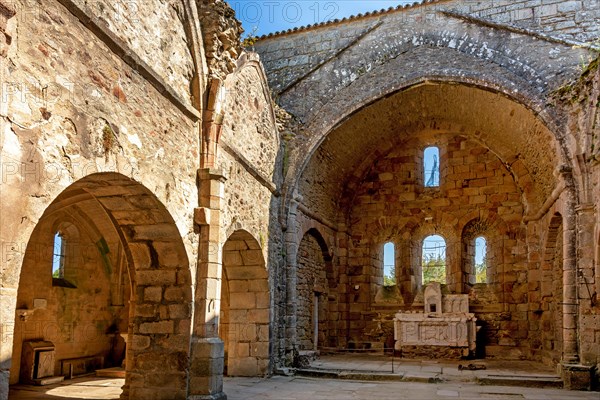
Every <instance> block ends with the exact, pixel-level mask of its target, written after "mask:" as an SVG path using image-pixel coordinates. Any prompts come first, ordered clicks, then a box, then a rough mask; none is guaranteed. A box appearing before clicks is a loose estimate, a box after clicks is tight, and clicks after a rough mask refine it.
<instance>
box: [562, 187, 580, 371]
mask: <svg viewBox="0 0 600 400" xmlns="http://www.w3.org/2000/svg"><path fill="white" fill-rule="evenodd" d="M569 195H570V194H569ZM569 197H570V196H569ZM571 204H573V203H572V202H570V201H567V207H566V209H567V210H568V211H567V213H566V215H564V216H563V360H562V362H563V363H564V364H576V363H578V362H579V352H578V346H577V312H578V309H577V308H578V306H577V301H578V299H577V285H576V282H577V277H576V274H577V247H576V240H577V237H576V232H575V220H576V217H575V212H574V211H572V210H573V208H571V207H570V205H571Z"/></svg>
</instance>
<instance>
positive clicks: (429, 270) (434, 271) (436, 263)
mask: <svg viewBox="0 0 600 400" xmlns="http://www.w3.org/2000/svg"><path fill="white" fill-rule="evenodd" d="M421 267H422V273H423V285H426V284H428V283H429V282H439V283H442V284H445V283H446V241H445V240H444V238H443V237H441V236H439V235H431V236H427V237H426V238H425V239H424V240H423V252H422V257H421Z"/></svg>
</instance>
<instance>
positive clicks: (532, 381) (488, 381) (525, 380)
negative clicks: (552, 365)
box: [476, 375, 563, 388]
mask: <svg viewBox="0 0 600 400" xmlns="http://www.w3.org/2000/svg"><path fill="white" fill-rule="evenodd" d="M476 380H477V382H478V383H479V384H480V385H498V386H525V387H535V388H562V387H563V381H562V379H561V378H560V377H558V376H555V375H541V376H531V375H485V376H478V377H477V378H476Z"/></svg>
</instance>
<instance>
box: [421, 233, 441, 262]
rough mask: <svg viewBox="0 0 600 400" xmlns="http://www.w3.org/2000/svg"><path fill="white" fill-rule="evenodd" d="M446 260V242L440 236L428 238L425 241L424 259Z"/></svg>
mask: <svg viewBox="0 0 600 400" xmlns="http://www.w3.org/2000/svg"><path fill="white" fill-rule="evenodd" d="M430 258H433V259H437V258H441V259H444V260H445V259H446V241H445V240H444V238H443V237H441V236H439V235H431V236H427V237H426V238H425V240H423V259H430Z"/></svg>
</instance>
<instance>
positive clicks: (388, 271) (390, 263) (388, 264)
mask: <svg viewBox="0 0 600 400" xmlns="http://www.w3.org/2000/svg"><path fill="white" fill-rule="evenodd" d="M395 284H396V248H395V247H394V243H392V242H388V243H386V244H384V245H383V286H394V285H395Z"/></svg>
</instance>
